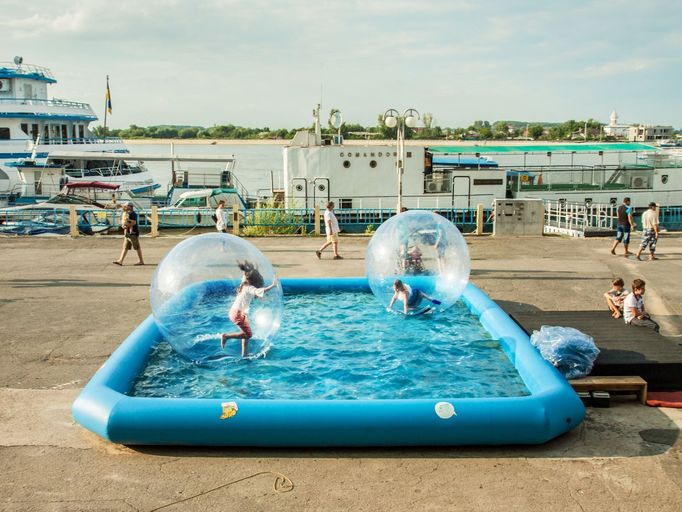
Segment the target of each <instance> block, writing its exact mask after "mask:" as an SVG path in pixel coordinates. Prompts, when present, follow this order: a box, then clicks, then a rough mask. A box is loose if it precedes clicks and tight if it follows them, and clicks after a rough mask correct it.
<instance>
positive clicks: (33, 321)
mask: <svg viewBox="0 0 682 512" xmlns="http://www.w3.org/2000/svg"><path fill="white" fill-rule="evenodd" d="M179 241H181V238H176V237H170V236H164V237H161V238H157V239H151V238H143V239H142V244H143V250H144V254H145V259H146V262H147V265H146V266H144V267H135V266H132V264H133V263H134V262H135V260H136V258H135V255H134V254H129V256H128V260H127V261H126V266H124V267H118V266H115V265H112V264H111V261H112V260H114V259H115V258H116V257H117V256H118V253H119V250H120V244H121V240H120V238H117V237H90V238H78V239H75V240H72V239H68V238H49V239H47V238H2V239H0V269H1V270H0V314H1V316H0V318H2V327H1V328H2V333H1V334H0V464H1V467H2V470H3V471H2V473H3V478H2V480H0V510H2V511H27V510H28V511H30V510H37V511H81V510H96V511H104V510H107V511H108V510H114V511H128V510H139V511H152V510H164V511H178V510H210V511H212V512H213V511H219V510H239V511H261V510H263V511H266V510H267V511H269V510H297V511H298V510H311V511H317V510H324V511H343V510H353V511H365V510H366V511H382V510H387V511H388V510H391V511H395V510H505V511H509V510H519V511H542V512H545V511H547V510H561V511H564V510H566V511H603V510H619V511H631V510H632V511H654V510H655V511H677V510H679V506H680V503H682V440H681V439H680V427H682V410H678V409H658V408H649V407H645V406H642V405H640V404H639V403H638V402H637V401H636V400H635V399H634V398H631V397H622V398H621V397H619V398H617V399H614V400H613V401H612V402H613V403H612V407H611V408H608V409H595V408H590V409H588V413H587V419H586V421H585V422H584V423H583V424H582V425H581V426H580V427H579V428H577V429H576V430H574V431H572V432H570V433H568V434H567V435H564V436H562V437H561V438H559V439H556V440H554V441H552V442H550V443H547V444H545V445H542V446H531V447H474V448H458V447H454V448H429V449H425V448H414V449H405V448H401V449H362V450H360V449H353V450H350V449H345V450H339V449H328V450H313V449H286V450H285V449H243V448H239V449H227V448H215V449H197V448H182V447H181V448H178V447H125V446H119V445H114V444H111V443H109V442H106V441H103V440H102V439H100V438H98V437H97V436H95V435H94V434H91V433H89V432H87V431H86V430H84V429H83V428H81V427H80V426H79V425H77V424H75V423H74V422H73V420H72V418H71V414H70V406H71V403H72V402H73V400H74V399H75V398H76V396H77V395H78V393H79V392H80V390H81V389H82V387H83V386H84V385H85V384H86V383H87V381H88V380H89V379H90V377H92V375H93V374H94V373H95V371H96V370H97V368H99V366H100V365H101V364H102V363H103V362H104V361H105V360H106V359H107V357H108V356H109V355H110V354H111V352H112V351H113V350H114V349H115V348H116V347H117V346H118V345H119V344H120V343H121V341H123V340H124V339H125V338H126V337H127V335H128V334H129V333H130V332H131V331H132V330H133V329H134V328H135V327H136V326H137V325H138V324H139V323H140V322H141V321H142V320H143V319H144V318H145V317H147V315H148V314H149V313H150V306H149V283H150V281H151V277H152V274H153V272H154V270H155V268H156V264H157V263H158V262H159V261H160V259H161V258H162V257H163V255H164V254H165V253H166V252H167V251H168V250H170V248H172V247H173V246H174V245H175V244H177V243H178V242H179ZM251 241H252V242H253V243H254V244H255V245H256V246H258V247H259V248H260V249H261V250H262V251H263V252H264V253H265V254H266V256H267V257H268V258H270V260H271V261H272V263H273V264H274V265H275V267H276V268H277V271H278V273H279V274H280V276H282V277H300V276H354V275H362V274H363V273H364V266H363V257H364V251H365V248H366V245H367V242H368V238H364V237H343V238H342V239H341V244H340V250H341V253H342V254H343V256H344V258H345V259H344V260H342V261H332V260H331V256H330V254H329V253H325V255H324V256H323V259H322V260H321V261H319V260H317V258H316V257H315V254H314V250H315V249H316V248H317V247H318V246H319V245H320V243H321V239H320V238H314V237H273V238H260V239H251ZM467 241H468V243H469V247H470V250H471V257H472V275H471V279H472V281H473V282H474V283H475V284H476V285H478V286H479V287H480V288H482V289H483V290H484V291H485V292H486V293H488V294H489V295H490V296H491V297H492V298H493V299H494V300H496V301H498V303H499V304H500V305H502V306H503V307H506V308H508V309H515V310H516V311H526V312H532V311H586V310H594V311H596V310H604V320H605V321H607V320H608V319H609V314H608V312H606V310H605V309H604V304H603V299H602V293H603V292H604V291H606V290H607V289H608V287H609V285H610V280H611V279H612V278H613V277H615V276H620V277H622V278H623V279H624V280H625V282H626V286H627V287H628V288H629V283H630V282H631V281H632V279H634V278H636V277H640V278H643V279H644V280H645V281H646V282H647V292H646V305H647V309H648V310H649V311H650V312H651V313H652V315H653V316H654V318H655V319H656V320H657V321H658V322H659V323H660V324H661V327H662V333H663V334H664V335H665V336H666V338H667V339H668V340H669V341H670V343H677V342H678V341H679V342H680V343H682V316H681V315H682V287H681V286H680V275H682V272H681V271H682V236H681V235H673V234H666V235H664V236H662V237H661V240H660V241H659V246H658V251H659V255H660V260H659V261H655V262H649V261H642V262H638V261H636V260H633V259H626V258H624V257H622V256H612V255H611V254H610V253H609V249H610V240H605V239H582V240H579V239H568V238H561V237H544V238H513V239H504V238H499V239H496V238H493V237H488V236H485V237H467ZM633 248H635V246H634V244H633ZM633 329H634V327H633Z"/></svg>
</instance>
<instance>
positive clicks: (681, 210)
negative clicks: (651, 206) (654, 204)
mask: <svg viewBox="0 0 682 512" xmlns="http://www.w3.org/2000/svg"><path fill="white" fill-rule="evenodd" d="M658 221H659V222H660V223H661V226H663V227H664V228H666V229H668V230H671V231H672V230H675V231H679V230H681V229H682V206H662V207H661V208H659V210H658Z"/></svg>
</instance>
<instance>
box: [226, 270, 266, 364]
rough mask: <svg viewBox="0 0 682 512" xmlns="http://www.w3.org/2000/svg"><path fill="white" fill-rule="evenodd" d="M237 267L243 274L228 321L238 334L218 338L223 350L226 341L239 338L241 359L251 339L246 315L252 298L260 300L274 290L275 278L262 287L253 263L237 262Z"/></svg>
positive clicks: (262, 282) (261, 277)
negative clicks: (268, 284) (237, 329)
mask: <svg viewBox="0 0 682 512" xmlns="http://www.w3.org/2000/svg"><path fill="white" fill-rule="evenodd" d="M237 266H238V267H239V269H240V270H241V271H242V272H243V273H244V276H243V277H242V282H241V284H240V285H239V288H237V297H236V298H235V300H234V302H233V303H232V307H230V312H229V317H230V321H231V322H232V323H233V324H235V325H236V326H237V327H238V328H239V332H235V333H224V334H223V335H222V336H221V337H220V347H221V348H225V342H226V341H227V340H228V339H234V338H241V340H242V357H245V356H246V355H247V353H248V347H249V340H250V339H251V338H252V337H253V333H252V331H251V325H249V317H248V315H247V313H248V310H249V306H250V305H251V301H252V300H253V299H254V298H262V297H263V296H264V295H265V294H266V293H267V292H269V291H270V290H272V289H273V288H275V287H276V286H277V278H275V279H273V281H272V284H271V285H270V286H266V287H263V285H264V284H265V282H264V280H263V276H262V275H261V273H260V272H259V271H258V269H257V268H256V267H254V265H253V263H250V262H248V261H244V262H242V263H239V262H237Z"/></svg>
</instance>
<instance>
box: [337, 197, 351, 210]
mask: <svg viewBox="0 0 682 512" xmlns="http://www.w3.org/2000/svg"><path fill="white" fill-rule="evenodd" d="M339 208H340V209H341V210H346V209H349V208H353V200H352V199H339Z"/></svg>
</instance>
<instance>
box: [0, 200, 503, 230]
mask: <svg viewBox="0 0 682 512" xmlns="http://www.w3.org/2000/svg"><path fill="white" fill-rule="evenodd" d="M419 210H424V211H433V212H435V213H438V214H440V215H442V216H444V217H445V218H447V219H448V220H450V221H452V222H453V223H454V224H455V225H457V226H458V227H459V228H460V230H462V231H464V232H471V231H474V229H475V228H476V224H477V209H474V208H471V209H469V208H445V209H444V208H438V209H433V208H419ZM235 213H236V218H235ZM335 213H336V216H337V219H338V221H339V226H340V227H341V230H342V231H343V232H346V233H362V232H368V231H372V230H373V229H376V228H378V227H379V226H380V225H381V223H383V222H384V221H386V220H388V219H389V218H391V217H392V216H394V215H395V209H389V208H386V209H384V208H365V209H363V208H353V209H343V210H336V211H335ZM481 214H482V216H483V219H482V220H481V224H482V225H483V232H488V233H489V232H491V231H492V224H491V223H490V217H491V210H490V209H482V210H481ZM137 215H138V220H137V222H138V225H139V226H140V227H141V228H143V229H145V230H146V229H149V230H151V232H152V233H153V234H158V230H159V229H172V228H184V229H193V228H213V229H215V224H216V223H215V221H214V220H213V216H214V215H215V210H214V209H213V208H209V207H199V208H173V207H167V208H158V207H156V206H155V207H152V208H150V209H143V210H139V211H137ZM74 216H75V218H77V220H74ZM226 218H227V225H228V227H229V228H230V229H234V228H235V221H236V223H237V225H236V229H237V231H239V232H242V231H241V230H244V232H245V233H246V234H251V235H253V234H256V235H258V234H268V233H320V232H323V231H324V220H323V219H324V216H323V211H320V210H319V209H315V208H246V209H244V208H241V209H237V210H232V209H229V208H228V209H227V211H226ZM121 219H122V211H121V210H120V209H116V208H107V209H94V210H93V209H79V208H78V207H77V206H74V207H73V214H71V212H70V209H69V208H68V207H66V208H30V209H23V208H22V209H17V208H6V209H0V226H2V225H5V226H16V223H17V222H28V221H33V222H36V223H40V222H52V223H54V224H55V225H59V226H60V227H64V226H66V227H67V228H68V227H69V225H70V224H71V225H72V227H73V224H74V223H75V222H77V223H78V228H79V230H80V231H81V232H87V230H84V229H81V228H82V225H87V224H88V223H90V224H93V225H97V228H98V229H97V230H95V231H96V232H106V231H107V230H105V229H103V227H104V226H105V225H106V226H107V228H108V230H109V231H112V230H118V228H120V227H121ZM370 226H371V228H370ZM56 227H57V226H55V234H66V233H57V229H56ZM259 228H260V229H259ZM7 230H8V231H11V229H9V227H8V228H7ZM66 232H67V233H68V232H69V231H68V229H67V230H66ZM72 233H73V231H72ZM13 234H22V233H13ZM23 234H30V233H23Z"/></svg>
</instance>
